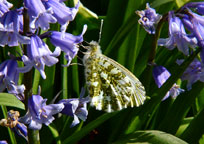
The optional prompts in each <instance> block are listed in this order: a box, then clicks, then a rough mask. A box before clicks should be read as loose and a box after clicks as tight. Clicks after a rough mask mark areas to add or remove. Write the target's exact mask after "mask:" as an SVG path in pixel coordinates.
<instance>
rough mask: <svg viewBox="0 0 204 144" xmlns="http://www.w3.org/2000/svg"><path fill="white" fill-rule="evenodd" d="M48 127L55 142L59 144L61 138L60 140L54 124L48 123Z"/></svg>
mask: <svg viewBox="0 0 204 144" xmlns="http://www.w3.org/2000/svg"><path fill="white" fill-rule="evenodd" d="M48 128H49V130H50V131H51V133H52V135H53V137H54V138H55V140H56V144H61V140H60V137H59V133H58V131H57V129H56V127H55V125H54V124H53V123H52V124H50V125H48Z"/></svg>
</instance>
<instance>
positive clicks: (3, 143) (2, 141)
mask: <svg viewBox="0 0 204 144" xmlns="http://www.w3.org/2000/svg"><path fill="white" fill-rule="evenodd" d="M0 144H8V143H7V141H5V140H1V141H0Z"/></svg>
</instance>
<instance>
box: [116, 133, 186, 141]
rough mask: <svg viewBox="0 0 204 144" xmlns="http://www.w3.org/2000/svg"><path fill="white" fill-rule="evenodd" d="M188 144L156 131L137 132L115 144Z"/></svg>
mask: <svg viewBox="0 0 204 144" xmlns="http://www.w3.org/2000/svg"><path fill="white" fill-rule="evenodd" d="M141 143H145V144H187V143H186V142H185V141H183V140H181V139H179V138H177V137H175V136H173V135H171V134H168V133H164V132H161V131H156V130H146V131H136V132H134V133H132V134H129V135H125V136H124V138H122V139H120V140H118V141H116V142H114V143H113V144H141Z"/></svg>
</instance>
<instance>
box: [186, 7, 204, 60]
mask: <svg viewBox="0 0 204 144" xmlns="http://www.w3.org/2000/svg"><path fill="white" fill-rule="evenodd" d="M188 13H189V14H188V17H185V25H186V26H187V28H188V29H189V30H190V31H191V32H192V34H193V35H194V36H195V37H196V39H197V41H198V44H197V45H198V46H199V47H201V52H200V57H201V60H202V62H203V63H204V17H203V16H200V15H198V14H196V13H193V12H192V11H191V10H188ZM188 18H189V20H188ZM188 21H190V22H188Z"/></svg>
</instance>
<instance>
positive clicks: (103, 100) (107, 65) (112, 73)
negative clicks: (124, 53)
mask: <svg viewBox="0 0 204 144" xmlns="http://www.w3.org/2000/svg"><path fill="white" fill-rule="evenodd" d="M83 63H84V66H85V77H86V84H87V87H88V91H89V96H90V97H91V105H93V106H95V107H96V109H97V110H105V111H107V112H113V111H116V110H121V109H123V108H127V107H128V106H130V107H134V106H140V105H141V104H143V103H144V101H145V99H146V97H145V90H144V87H143V86H142V84H141V82H140V81H139V80H138V79H137V78H136V77H135V76H134V75H133V74H132V73H131V72H130V71H129V70H127V69H126V68H125V67H123V66H122V65H121V64H119V63H118V62H116V61H114V60H113V59H111V58H108V57H106V56H105V55H103V54H102V53H101V50H100V46H99V45H98V43H97V42H91V43H90V47H89V48H88V51H87V52H86V54H85V56H84V58H83Z"/></svg>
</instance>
